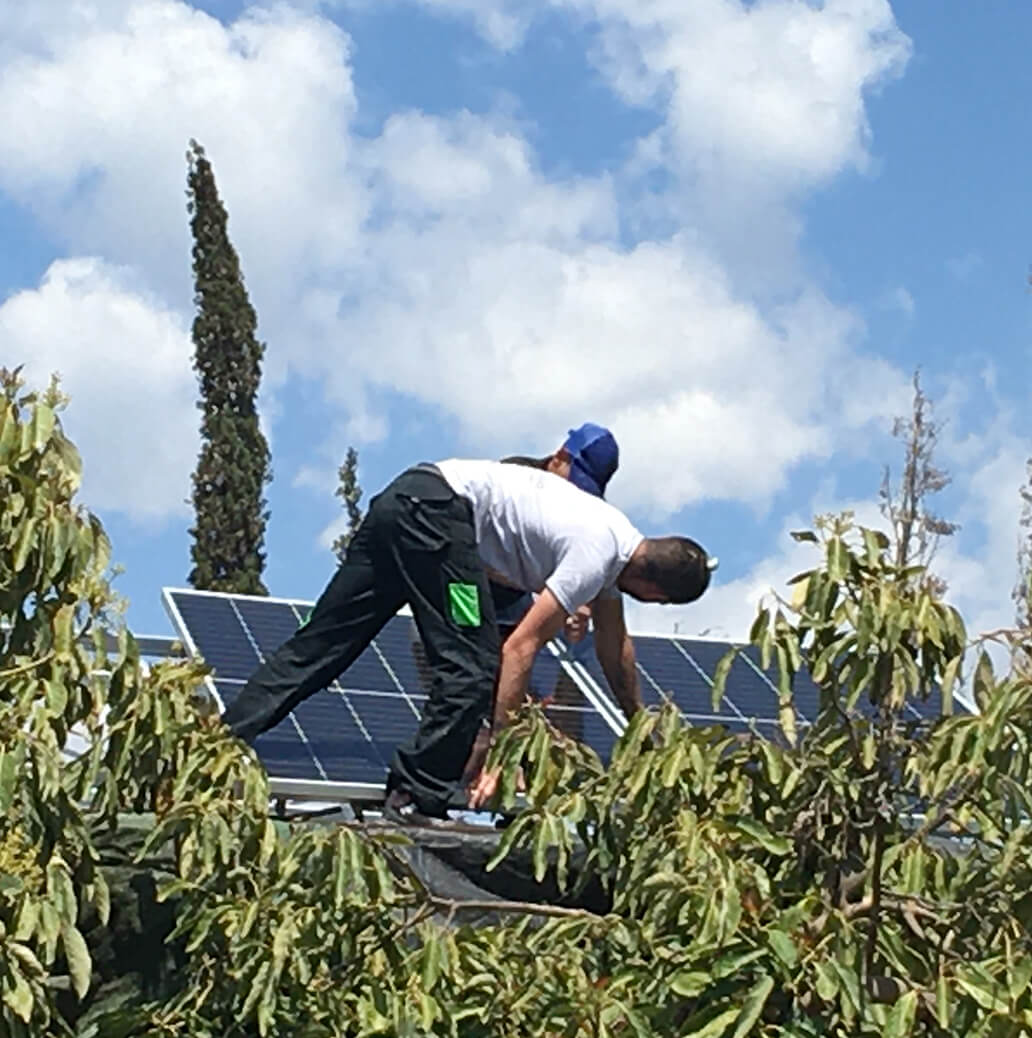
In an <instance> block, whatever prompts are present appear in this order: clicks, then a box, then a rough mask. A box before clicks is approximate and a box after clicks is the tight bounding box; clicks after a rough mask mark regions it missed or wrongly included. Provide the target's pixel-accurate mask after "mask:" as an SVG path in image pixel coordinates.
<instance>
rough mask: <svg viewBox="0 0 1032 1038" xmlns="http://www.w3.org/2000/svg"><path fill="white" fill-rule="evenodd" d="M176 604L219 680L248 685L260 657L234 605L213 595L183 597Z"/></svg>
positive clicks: (195, 641) (198, 648)
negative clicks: (237, 681) (241, 624)
mask: <svg viewBox="0 0 1032 1038" xmlns="http://www.w3.org/2000/svg"><path fill="white" fill-rule="evenodd" d="M175 601H176V605H177V606H178V608H179V612H180V615H181V616H182V618H183V623H184V624H185V626H186V629H187V630H188V631H189V632H190V634H191V635H192V637H193V640H194V643H195V645H196V647H197V651H198V652H199V653H200V654H201V656H203V657H204V659H205V660H206V661H207V662H208V664H209V666H211V667H213V668H214V669H215V672H216V676H217V677H219V678H232V679H236V680H239V681H246V680H247V678H248V677H250V676H251V673H252V671H253V670H254V668H255V667H257V666H258V656H257V654H256V653H255V651H254V646H253V645H252V644H251V642H250V641H249V639H248V638H247V635H246V634H245V633H244V630H243V628H242V627H241V626H240V621H239V619H238V618H237V615H236V612H235V611H234V609H233V604H232V602H231V601H230V600H229V599H228V598H218V597H215V596H213V595H181V596H177V598H176V600H175ZM216 664H217V666H216Z"/></svg>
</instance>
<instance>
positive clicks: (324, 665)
mask: <svg viewBox="0 0 1032 1038" xmlns="http://www.w3.org/2000/svg"><path fill="white" fill-rule="evenodd" d="M404 602H408V603H409V605H410V606H411V608H412V615H413V617H414V618H415V621H416V626H417V627H418V628H419V634H420V638H421V639H422V642H423V647H424V649H425V651H426V656H427V662H428V663H429V665H430V670H431V686H430V696H429V701H428V702H427V704H426V708H425V710H424V711H423V716H422V718H421V720H420V724H419V728H418V730H417V732H416V734H415V736H414V737H413V738H412V739H410V740H409V741H408V742H407V743H405V744H404V745H402V746H399V747H398V748H397V750H396V751H395V754H394V757H393V759H392V762H391V767H390V775H389V778H388V789H389V790H390V789H400V790H404V791H406V792H408V793H409V794H410V795H411V796H412V799H413V801H414V802H415V803H416V805H417V807H419V808H420V810H422V811H424V812H426V813H428V814H443V813H444V811H445V809H446V808H447V806H448V805H449V803H450V802H453V801H454V800H455V799H456V797H457V796H458V795H459V794H460V793H461V789H460V784H461V780H462V770H463V767H464V765H465V763H466V759H467V757H468V756H469V753H470V750H471V749H472V746H473V741H474V739H475V738H476V735H477V731H478V729H479V727H480V726H481V724H482V723H483V721H484V719H485V718H487V717H488V716H489V715H490V711H491V700H492V694H493V690H494V682H495V674H496V671H497V669H498V648H499V642H498V629H497V626H496V624H495V617H494V608H493V606H492V603H491V595H490V593H489V591H488V581H487V577H486V575H485V573H484V569H483V566H482V565H481V562H480V557H479V555H478V554H477V544H476V531H475V528H474V525H473V510H472V506H471V505H470V503H469V502H468V501H467V500H466V499H465V498H462V497H459V496H458V495H457V494H456V493H455V492H454V491H453V490H452V489H451V487H450V486H449V485H448V484H447V483H446V482H445V480H444V478H443V477H442V476H441V475H440V474H439V473H438V472H437V471H436V470H434V469H433V468H432V467H424V466H420V467H418V468H414V469H409V470H408V471H407V472H403V473H402V474H401V475H400V476H398V478H397V479H395V480H394V481H393V482H392V483H391V484H390V485H389V486H388V487H387V488H386V489H385V490H384V491H383V492H382V493H380V494H378V495H377V496H376V497H374V498H373V499H372V501H371V502H370V504H369V512H368V514H367V515H366V517H365V519H364V520H363V521H362V524H361V526H360V527H359V528H358V530H357V531H356V533H355V536H354V539H353V540H352V541H351V544H350V545H349V547H348V552H347V556H346V558H345V560H344V562H343V563H342V564H341V566H340V568H339V569H338V570H337V572H336V574H335V575H334V577H333V579H332V580H331V581H330V583H329V584H328V585H327V587H326V590H325V591H324V592H323V593H322V595H321V596H320V598H319V601H318V602H316V604H315V607H314V608H313V610H312V612H311V614H310V616H309V618H308V620H307V621H306V622H305V624H304V625H303V626H302V627H301V628H299V630H298V631H297V632H296V633H295V634H294V635H293V636H292V637H291V638H289V639H288V640H287V641H286V642H285V643H284V644H283V645H282V646H281V647H280V648H279V649H278V650H277V651H276V652H275V653H274V654H273V655H272V656H271V657H270V658H269V659H268V660H267V661H266V662H265V663H263V664H262V665H261V666H260V667H259V668H258V669H257V670H256V671H255V673H254V674H253V675H252V676H251V677H250V679H249V680H248V682H247V684H246V685H245V686H244V688H243V690H242V691H241V692H240V695H239V696H238V697H237V698H236V699H235V700H234V702H233V703H232V705H231V706H230V707H229V709H228V710H227V711H226V713H225V714H224V715H223V720H224V721H225V722H226V724H227V725H229V727H230V729H231V730H232V731H233V732H234V734H236V735H238V736H239V737H240V738H242V739H244V740H246V741H247V742H253V741H254V739H255V738H256V737H257V736H258V735H260V734H261V733H262V732H264V731H266V730H267V729H269V728H271V727H272V726H273V725H275V724H277V723H278V722H279V721H281V720H282V719H283V718H284V717H286V716H287V714H289V713H290V711H291V710H292V709H293V708H294V707H295V706H296V705H297V704H298V703H299V702H301V701H302V700H303V699H305V698H307V697H308V696H310V695H312V694H313V693H314V692H316V691H318V690H319V689H321V688H325V687H326V686H327V685H328V684H330V683H331V682H332V681H333V680H334V679H336V678H337V677H338V676H339V675H340V674H341V673H343V672H344V671H345V670H346V669H347V668H348V667H349V666H350V665H351V664H352V663H353V662H354V661H355V660H356V659H357V658H358V656H359V655H360V653H361V652H362V650H363V649H365V647H366V646H367V645H368V644H369V643H370V642H371V641H372V639H373V638H374V637H375V636H376V634H377V633H378V632H379V630H380V628H381V627H383V625H384V624H385V623H386V622H387V621H388V620H389V619H390V618H391V617H392V616H393V615H394V614H395V612H396V611H397V610H398V608H399V606H401V605H402V603H404Z"/></svg>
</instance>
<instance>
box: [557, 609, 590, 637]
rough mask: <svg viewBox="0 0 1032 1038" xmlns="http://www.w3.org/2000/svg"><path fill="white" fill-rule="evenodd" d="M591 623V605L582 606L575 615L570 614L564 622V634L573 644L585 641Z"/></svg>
mask: <svg viewBox="0 0 1032 1038" xmlns="http://www.w3.org/2000/svg"><path fill="white" fill-rule="evenodd" d="M590 623H591V606H586V605H584V606H581V607H580V608H579V609H578V610H577V612H575V613H574V614H573V616H568V617H567V618H566V622H565V623H564V624H563V634H564V635H565V637H566V640H567V641H568V642H569V643H570V644H571V645H576V644H577V642H579V641H583V640H584V638H585V637H586V636H587V633H588V624H590Z"/></svg>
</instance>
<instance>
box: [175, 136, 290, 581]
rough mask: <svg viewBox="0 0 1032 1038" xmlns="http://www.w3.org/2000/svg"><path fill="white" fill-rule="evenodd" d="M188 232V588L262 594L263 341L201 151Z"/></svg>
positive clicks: (194, 168)
mask: <svg viewBox="0 0 1032 1038" xmlns="http://www.w3.org/2000/svg"><path fill="white" fill-rule="evenodd" d="M187 163H188V166H189V171H188V176H187V197H188V203H187V212H188V213H189V214H190V228H191V230H192V232H193V239H194V244H193V273H194V305H195V306H196V307H197V315H196V317H195V319H194V323H193V342H194V370H195V371H196V372H197V376H198V381H199V383H200V394H201V395H200V400H199V401H198V404H197V406H198V408H199V409H200V411H201V414H202V418H201V451H200V456H199V458H198V461H197V470H196V471H195V472H194V476H193V505H194V511H195V514H196V519H195V524H194V526H193V527H192V528H191V530H190V533H191V534H192V535H193V545H192V547H191V549H190V554H191V557H192V560H193V569H192V570H191V571H190V576H189V581H190V585H191V586H192V587H195V588H198V589H204V590H210V591H232V592H237V593H239V594H259V595H264V594H267V593H268V592H267V591H266V588H265V585H264V584H263V583H262V579H261V578H262V570H263V568H264V566H265V553H264V550H263V548H264V541H265V524H266V521H267V520H268V517H269V513H268V512H267V511H266V510H265V504H266V503H265V500H264V497H263V488H264V486H265V484H266V483H267V482H268V481H269V479H270V478H271V473H270V469H269V464H270V462H269V446H268V443H267V442H266V439H265V436H264V435H263V433H262V431H261V427H260V426H259V423H258V411H257V407H256V397H257V393H258V385H259V382H260V381H261V362H262V356H263V354H264V352H265V346H264V344H263V343H261V342H259V341H258V338H257V336H256V327H257V319H256V317H255V312H254V308H253V307H252V306H251V302H250V300H249V299H248V296H247V290H246V289H245V288H244V279H243V274H242V273H241V270H240V261H239V259H238V258H237V254H236V251H235V249H234V248H233V245H232V243H231V242H230V240H229V235H228V233H227V227H226V223H227V217H226V209H225V207H224V206H223V204H222V201H221V199H220V198H219V193H218V188H217V187H216V184H215V175H214V173H213V171H212V168H211V163H210V162H209V161H208V159H207V158H206V157H205V154H204V149H203V148H202V147H201V146H200V145H199V144H198V143H197V142H196V141H193V140H191V141H190V150H189V151H188V152H187Z"/></svg>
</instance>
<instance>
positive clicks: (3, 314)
mask: <svg viewBox="0 0 1032 1038" xmlns="http://www.w3.org/2000/svg"><path fill="white" fill-rule="evenodd" d="M0 342H2V343H3V351H4V357H5V359H6V361H7V362H8V363H10V364H12V365H16V364H18V363H23V364H24V365H25V370H24V374H25V377H26V379H27V380H28V381H29V382H30V383H31V384H32V385H34V386H37V387H42V386H44V385H46V383H47V382H48V381H49V378H50V375H51V373H53V372H57V373H58V374H59V375H60V376H61V380H62V388H63V389H64V390H65V392H67V393H68V394H70V396H71V397H72V400H73V404H72V406H71V407H70V408H69V410H68V412H67V413H66V415H65V419H64V420H65V425H66V428H67V429H68V431H69V434H70V435H71V436H72V437H73V438H74V439H75V441H76V442H77V444H78V445H79V448H80V450H81V451H82V452H83V455H84V457H85V460H86V465H85V472H84V486H83V491H84V495H85V498H86V500H87V501H88V503H89V504H90V506H91V507H95V508H108V507H111V508H117V509H119V510H121V511H123V512H125V513H126V514H127V515H129V516H131V517H132V518H134V519H138V520H141V521H152V520H155V519H159V518H162V517H164V516H166V515H170V514H184V513H185V510H186V506H185V504H184V502H185V500H186V498H187V497H188V496H189V492H190V483H189V474H190V470H191V468H192V465H193V463H194V461H195V459H196V455H197V423H198V418H197V411H196V409H195V408H194V406H193V405H194V399H195V397H196V384H195V380H194V376H193V372H192V370H191V367H190V357H191V347H190V336H189V331H188V329H187V328H186V327H185V326H184V322H183V320H182V318H181V317H180V316H179V315H178V314H177V313H175V312H173V311H170V310H168V309H167V308H166V307H165V306H164V305H163V304H162V303H161V302H160V301H158V300H156V299H154V298H153V297H151V296H149V295H147V294H146V293H144V292H141V291H140V290H139V289H138V288H137V287H136V286H134V284H133V277H132V275H131V274H130V273H129V272H127V271H125V270H123V269H119V268H117V267H112V266H111V265H109V264H106V263H104V262H103V261H102V260H99V259H95V258H90V259H75V260H58V261H55V262H54V263H53V264H52V265H51V266H50V268H49V270H47V272H46V274H45V275H44V277H43V279H42V281H41V283H40V284H39V286H38V287H37V288H35V289H30V290H26V291H22V292H18V293H17V294H15V295H13V296H11V297H10V298H9V299H7V300H6V301H5V302H4V303H3V304H2V305H0Z"/></svg>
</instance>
